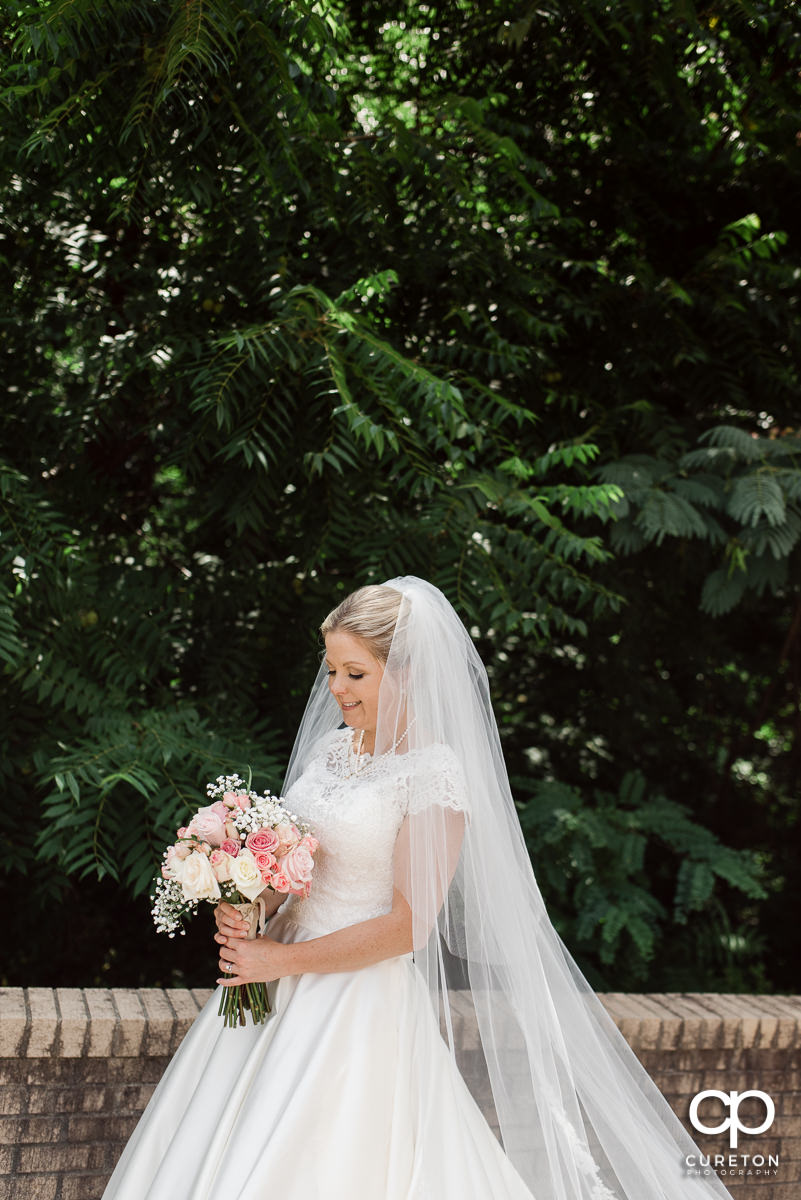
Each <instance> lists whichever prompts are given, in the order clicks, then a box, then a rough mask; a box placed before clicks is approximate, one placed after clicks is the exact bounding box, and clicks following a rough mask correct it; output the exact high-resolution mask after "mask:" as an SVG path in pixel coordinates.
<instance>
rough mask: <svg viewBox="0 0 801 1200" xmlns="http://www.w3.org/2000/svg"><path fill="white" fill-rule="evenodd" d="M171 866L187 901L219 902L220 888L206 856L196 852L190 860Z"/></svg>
mask: <svg viewBox="0 0 801 1200" xmlns="http://www.w3.org/2000/svg"><path fill="white" fill-rule="evenodd" d="M170 865H171V867H172V870H173V872H174V874H175V877H176V878H177V879H178V882H179V883H180V885H181V890H182V891H183V893H184V898H185V899H186V900H189V901H193V900H219V898H220V887H219V884H218V883H217V880H216V879H215V878H214V872H213V871H212V869H211V864H210V863H209V860H208V858H207V857H206V855H205V854H201V853H199V852H198V851H197V850H195V851H193V852H192V854H190V855H189V857H188V858H185V859H183V860H180V859H179V860H177V861H176V860H173V862H172V863H171V864H170Z"/></svg>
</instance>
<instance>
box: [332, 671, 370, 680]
mask: <svg viewBox="0 0 801 1200" xmlns="http://www.w3.org/2000/svg"><path fill="white" fill-rule="evenodd" d="M332 675H336V671H329V672H328V677H329V679H330V678H331V676H332ZM348 679H364V672H362V673H361V675H349V676H348Z"/></svg>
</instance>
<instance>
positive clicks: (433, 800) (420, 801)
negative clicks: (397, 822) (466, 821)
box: [404, 745, 470, 815]
mask: <svg viewBox="0 0 801 1200" xmlns="http://www.w3.org/2000/svg"><path fill="white" fill-rule="evenodd" d="M417 759H418V761H417V762H416V763H415V769H414V770H413V771H410V772H409V775H408V777H407V779H406V787H405V796H404V814H405V815H416V814H417V813H421V812H424V811H425V810H426V809H427V808H430V807H431V806H432V805H439V806H440V807H441V808H449V809H451V810H452V811H453V812H464V813H469V812H470V804H469V801H468V798H467V786H466V783H465V778H464V772H463V771H462V768H461V765H460V763H459V760H458V758H457V757H456V755H455V754H454V752H453V751H452V750H451V748H450V746H444V745H437V746H428V747H426V749H425V750H421V751H419V754H418V755H417Z"/></svg>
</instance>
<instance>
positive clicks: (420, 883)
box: [285, 576, 729, 1200]
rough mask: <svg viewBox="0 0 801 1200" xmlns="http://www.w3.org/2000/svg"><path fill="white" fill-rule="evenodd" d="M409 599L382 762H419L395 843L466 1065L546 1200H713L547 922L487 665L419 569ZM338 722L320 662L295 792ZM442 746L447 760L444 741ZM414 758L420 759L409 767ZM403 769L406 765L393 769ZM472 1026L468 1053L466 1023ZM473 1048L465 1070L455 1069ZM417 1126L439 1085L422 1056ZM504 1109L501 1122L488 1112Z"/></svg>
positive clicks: (389, 674) (418, 950)
mask: <svg viewBox="0 0 801 1200" xmlns="http://www.w3.org/2000/svg"><path fill="white" fill-rule="evenodd" d="M384 586H385V587H387V588H392V589H394V590H395V591H397V592H399V593H400V595H401V600H400V607H399V614H398V619H397V624H396V626H395V631H394V635H393V639H392V645H391V649H390V652H389V657H388V659H387V662H386V666H385V670H384V675H383V678H382V680H381V687H380V692H379V712H378V725H377V730H376V746H375V754H374V758H378V757H379V756H381V755H386V756H401V755H410V756H416V757H417V759H418V762H419V761H421V759H420V756H425V754H426V752H427V751H428V750H429V749H430V748H432V747H437V748H438V752H437V753H436V754H435V755H433V756H432V759H431V761H432V763H435V764H436V767H435V768H434V769H432V771H431V772H427V771H426V770H419V769H416V770H409V772H408V810H407V815H406V817H405V819H404V821H403V825H402V826H401V830H400V834H399V836H398V840H397V845H396V853H395V877H396V886H397V887H398V888H400V889H401V890H402V892H403V894H404V896H405V897H406V899H407V900H408V902H409V905H410V907H411V912H412V921H413V936H414V961H415V965H416V967H417V969H418V971H419V972H420V974H421V976H422V978H423V979H424V981H425V984H426V986H427V987H428V989H429V994H430V998H431V1005H432V1008H433V1012H434V1013H435V1014H436V1015H437V1016H438V1018H439V1021H440V1027H441V1030H442V1033H443V1037H444V1038H445V1041H446V1043H447V1045H448V1047H449V1050H450V1053H451V1054H452V1055H453V1057H454V1060H455V1062H456V1065H457V1066H460V1067H461V1068H462V1069H463V1074H464V1075H465V1078H466V1079H467V1081H468V1083H469V1085H470V1087H471V1090H473V1093H474V1095H475V1097H476V1099H477V1100H478V1102H479V1104H480V1105H481V1106H482V1108H483V1109H484V1111H485V1112H487V1111H488V1110H489V1113H490V1120H491V1122H492V1123H493V1124H494V1125H495V1127H496V1129H497V1130H498V1131H499V1135H500V1139H501V1142H502V1145H503V1148H504V1150H505V1152H506V1154H507V1155H508V1157H509V1158H510V1160H511V1161H512V1163H513V1164H514V1166H515V1167H516V1168H517V1171H518V1172H519V1174H520V1175H521V1176H522V1178H523V1180H524V1181H525V1182H526V1184H527V1185H528V1187H529V1189H530V1191H531V1192H532V1195H533V1196H534V1198H535V1200H712V1198H713V1197H726V1196H728V1195H729V1193H728V1191H727V1190H726V1188H725V1187H724V1186H723V1184H722V1183H721V1182H720V1180H719V1179H718V1178H717V1176H715V1175H714V1174H710V1175H707V1176H698V1175H691V1174H689V1173H687V1170H686V1167H685V1156H687V1155H690V1154H693V1153H694V1152H697V1148H696V1147H695V1145H694V1143H693V1141H692V1139H691V1138H690V1137H689V1135H688V1134H687V1132H686V1131H685V1129H684V1128H683V1126H682V1124H681V1122H680V1121H679V1120H678V1118H677V1117H676V1116H675V1115H674V1113H673V1112H672V1110H671V1109H670V1107H669V1105H668V1103H667V1101H666V1100H665V1099H664V1098H663V1096H662V1095H661V1094H660V1092H659V1090H658V1089H657V1087H656V1085H655V1084H654V1083H653V1081H652V1080H651V1079H650V1077H649V1076H648V1074H647V1073H646V1071H645V1070H644V1069H643V1067H642V1066H641V1064H640V1063H639V1061H638V1060H637V1058H636V1056H635V1055H634V1053H633V1051H632V1050H631V1049H630V1048H629V1046H628V1044H627V1043H626V1041H625V1040H624V1038H623V1037H622V1035H621V1034H620V1032H619V1031H618V1029H617V1028H616V1026H615V1024H614V1022H613V1021H612V1020H611V1018H610V1017H609V1016H608V1014H607V1013H606V1011H605V1009H604V1008H603V1006H602V1005H601V1003H600V1001H599V1000H598V998H597V997H596V995H595V994H594V992H593V991H592V989H591V988H590V987H589V985H588V983H587V981H586V980H585V979H584V977H583V975H582V974H581V972H580V971H579V969H578V967H577V966H576V964H575V963H574V961H573V959H572V957H571V956H570V953H569V952H568V950H567V948H566V947H565V946H564V944H563V943H562V941H561V939H560V938H559V936H558V934H557V933H556V931H555V929H554V928H553V926H552V925H551V923H550V921H549V919H548V915H547V913H546V910H545V906H544V904H543V900H542V897H541V895H540V892H539V888H538V887H537V883H536V880H535V878H534V873H533V870H532V866H531V863H530V860H529V857H528V853H527V850H526V846H525V842H524V840H523V835H522V832H521V829H520V825H519V822H518V819H517V814H516V811H515V806H514V802H513V799H512V795H511V791H510V788H509V781H508V777H507V773H506V767H505V764H504V759H503V754H502V751H501V745H500V740H499V736H498V729H497V725H496V722H495V718H494V716H493V711H492V706H491V703H490V696H489V686H488V681H487V674H486V671H485V670H484V667H483V665H482V663H481V660H480V659H479V657H478V654H477V652H476V650H475V647H474V646H473V643H472V641H471V639H470V637H469V635H468V633H467V631H466V630H465V628H464V626H463V625H462V623H461V621H460V619H459V617H458V616H457V614H456V612H455V611H454V609H453V607H452V606H451V605H450V603H449V602H448V601H447V600H446V598H445V596H444V595H443V594H442V593H441V592H440V591H438V589H437V588H435V587H433V586H432V585H431V584H429V583H426V582H425V581H424V580H421V579H417V578H415V577H413V576H405V577H401V578H396V579H391V580H388V581H387V583H386V584H385V585H384ZM340 723H341V712H340V709H339V707H338V705H337V704H336V702H335V701H334V699H333V698H332V697H331V696H330V694H329V691H328V681H327V678H326V670H325V667H322V668H321V670H320V674H319V676H318V678H317V680H316V682H315V685H314V687H313V689H312V693H311V697H310V699H309V702H308V704H307V707H306V712H305V714H304V717H303V720H302V722H301V726H300V730H299V732H298V737H297V740H296V743H295V747H294V749H293V753H292V758H291V761H290V766H289V772H288V775H287V780H286V784H285V786H286V787H288V786H289V785H291V784H292V783H293V782H294V780H295V779H296V778H297V777H298V776H299V774H300V773H301V772H302V770H303V768H304V766H305V764H306V763H307V762H308V761H309V759H310V757H311V755H312V754H313V753H314V749H315V747H316V746H319V744H320V739H321V738H323V737H325V736H326V735H327V734H329V733H330V732H331V731H332V730H334V729H336V727H337V726H338V725H339V724H340ZM443 747H445V748H447V752H446V753H445V754H444V755H443V753H442V748H443ZM412 761H413V760H412V759H411V758H410V759H409V760H408V762H409V763H411V762H412ZM395 766H396V767H398V768H399V769H401V770H403V763H398V762H396V763H395ZM465 1015H467V1020H468V1021H469V1023H470V1024H471V1026H473V1027H474V1028H475V1030H476V1032H477V1036H476V1037H475V1038H474V1040H473V1041H472V1043H471V1044H470V1045H469V1046H468V1047H467V1048H466V1049H465V1047H464V1046H461V1047H460V1046H459V1045H457V1042H458V1041H459V1039H458V1038H457V1037H456V1035H455V1029H456V1026H457V1025H458V1023H459V1022H461V1021H464V1020H465ZM460 1053H464V1054H466V1055H467V1056H469V1059H470V1062H469V1066H468V1065H467V1064H466V1063H465V1062H464V1061H461V1062H460V1057H459V1056H460ZM414 1074H415V1078H416V1079H417V1096H416V1107H417V1112H416V1119H417V1120H418V1121H419V1122H420V1123H421V1126H422V1127H424V1126H425V1123H426V1109H427V1104H428V1103H429V1096H430V1090H429V1089H427V1087H426V1070H425V1063H419V1064H415V1072H414ZM493 1113H494V1118H495V1119H494V1121H493V1120H492V1114H493Z"/></svg>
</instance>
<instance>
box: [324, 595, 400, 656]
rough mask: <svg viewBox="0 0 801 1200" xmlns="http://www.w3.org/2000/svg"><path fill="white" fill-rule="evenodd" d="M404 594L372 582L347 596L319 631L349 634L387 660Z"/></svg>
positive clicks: (329, 615) (372, 652)
mask: <svg viewBox="0 0 801 1200" xmlns="http://www.w3.org/2000/svg"><path fill="white" fill-rule="evenodd" d="M402 599H403V597H402V596H401V593H400V592H397V591H396V590H395V588H391V587H387V586H386V585H385V584H382V583H381V584H370V585H368V586H367V587H362V588H359V589H358V591H356V592H351V594H350V595H349V596H346V597H345V599H344V600H343V601H342V603H341V604H338V605H337V607H336V608H335V609H333V611H332V612H330V613H329V614H328V616H327V617H326V618H325V620H324V621H323V623H322V625H321V626H320V633H321V634H322V635H323V637H325V636H326V634H328V633H335V632H341V633H349V634H350V635H351V636H352V637H357V638H360V639H361V640H362V641H363V642H365V643H366V645H367V648H368V649H369V651H370V653H371V654H372V655H373V656H374V657H375V658H377V659H378V660H379V662H382V663H386V661H387V659H388V658H389V648H390V646H391V645H392V636H393V634H394V633H395V626H396V625H397V622H398V613H399V611H400V603H401V600H402Z"/></svg>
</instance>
